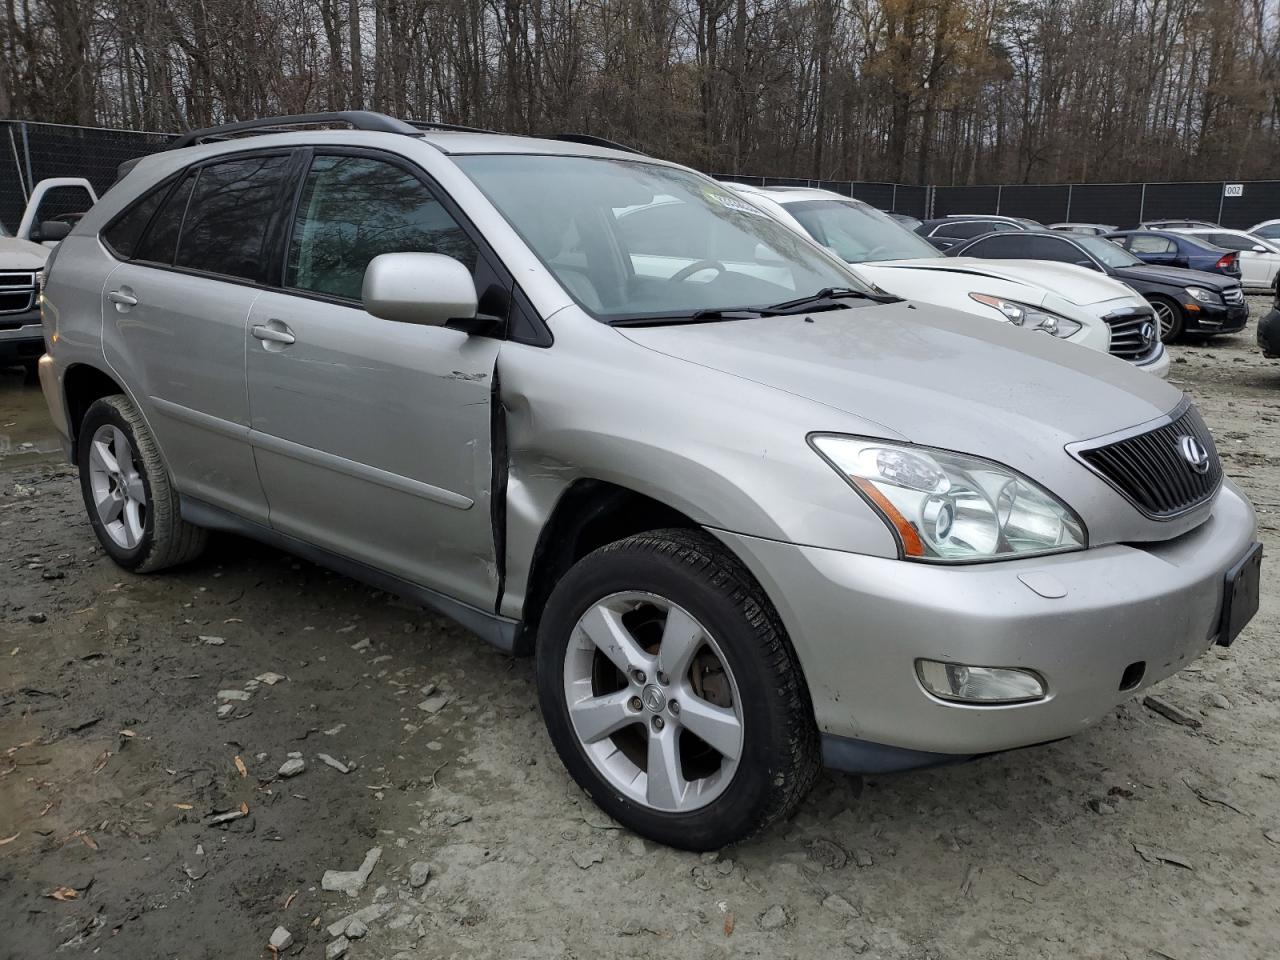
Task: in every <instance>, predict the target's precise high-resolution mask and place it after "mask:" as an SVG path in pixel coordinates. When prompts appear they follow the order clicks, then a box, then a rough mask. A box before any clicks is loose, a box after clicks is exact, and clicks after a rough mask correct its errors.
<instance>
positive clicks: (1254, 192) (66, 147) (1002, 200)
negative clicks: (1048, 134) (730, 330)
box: [0, 120, 1280, 230]
mask: <svg viewBox="0 0 1280 960" xmlns="http://www.w3.org/2000/svg"><path fill="white" fill-rule="evenodd" d="M176 136H177V135H176V134H170V133H146V132H142V131H138V130H113V129H107V128H103V127H74V126H66V125H63V124H56V123H29V122H26V121H20V120H3V121H0V223H3V224H4V225H5V226H6V227H8V228H9V229H10V230H13V229H14V228H15V227H17V225H18V221H19V220H20V219H21V217H22V211H23V210H24V209H25V207H26V203H27V197H28V196H29V195H30V192H31V188H32V187H33V186H34V185H35V184H36V183H38V182H39V181H41V180H44V179H47V178H49V177H84V178H86V179H87V180H89V182H90V183H92V184H93V186H94V189H95V190H97V191H98V193H99V194H101V193H102V192H103V191H105V190H106V189H107V188H108V187H110V186H111V184H112V183H114V182H115V179H116V170H117V168H118V167H119V166H120V164H121V163H123V162H124V161H126V160H131V159H133V158H134V157H139V156H142V155H144V154H148V153H155V152H156V151H158V150H163V149H165V147H166V146H168V145H169V143H171V142H172V141H173V140H174V138H175V137H176ZM720 179H724V180H732V181H736V182H738V183H748V184H753V185H755V186H762V187H764V186H787V187H817V188H820V189H823V190H831V191H834V192H835V193H839V194H842V195H843V196H846V197H855V198H856V199H858V200H864V201H866V202H867V203H869V204H871V205H872V206H875V207H879V208H880V209H882V210H890V211H893V212H894V213H905V214H909V215H911V216H913V217H919V218H921V219H927V218H929V217H943V216H946V215H947V214H952V213H997V214H1002V215H1004V216H1012V217H1029V218H1030V219H1032V220H1038V221H1039V222H1041V223H1046V224H1047V223H1057V222H1059V221H1081V222H1086V223H1106V224H1114V225H1116V226H1119V227H1131V226H1136V225H1137V224H1138V223H1140V222H1142V221H1144V220H1154V219H1159V218H1162V217H1185V218H1191V219H1196V220H1209V221H1213V222H1215V223H1220V224H1222V226H1224V227H1235V228H1247V227H1250V226H1253V224H1255V223H1258V222H1259V221H1262V220H1268V219H1272V218H1280V180H1253V181H1246V182H1244V183H1233V184H1232V183H1226V182H1223V181H1216V180H1215V181H1203V182H1197V183H1084V184H1005V185H993V186H959V187H946V186H914V185H909V184H901V183H879V182H865V181H851V180H810V179H804V178H799V177H749V176H724V177H721V178H720ZM51 204H52V205H53V206H55V207H56V201H55V200H53V199H52V198H51ZM70 212H74V211H71V210H60V209H46V210H43V211H41V214H42V219H44V218H47V217H51V216H57V215H58V214H60V213H70Z"/></svg>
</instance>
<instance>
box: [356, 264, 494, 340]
mask: <svg viewBox="0 0 1280 960" xmlns="http://www.w3.org/2000/svg"><path fill="white" fill-rule="evenodd" d="M360 296H361V299H363V300H364V308H365V310H367V311H368V312H369V313H371V314H373V315H374V316H375V317H381V318H382V319H383V320H394V321H395V322H396V323H417V324H421V325H423V326H428V327H442V326H444V325H445V324H446V323H448V322H449V321H450V320H474V319H475V316H476V310H477V309H478V305H477V302H476V285H475V282H474V281H473V280H472V279H471V271H470V270H468V269H467V268H466V267H464V266H463V265H462V264H461V263H459V262H458V261H457V260H455V259H453V257H446V256H445V255H444V254H441V253H384V254H380V255H379V256H376V257H374V258H373V259H372V260H370V261H369V266H368V267H366V268H365V271H364V286H363V287H362V289H361V294H360Z"/></svg>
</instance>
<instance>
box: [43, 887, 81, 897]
mask: <svg viewBox="0 0 1280 960" xmlns="http://www.w3.org/2000/svg"><path fill="white" fill-rule="evenodd" d="M45 896H46V897H49V898H50V899H52V900H74V899H76V897H78V896H80V894H78V893H76V892H75V890H74V889H73V888H71V887H55V888H54V889H52V890H50V891H49V892H48V893H46V894H45Z"/></svg>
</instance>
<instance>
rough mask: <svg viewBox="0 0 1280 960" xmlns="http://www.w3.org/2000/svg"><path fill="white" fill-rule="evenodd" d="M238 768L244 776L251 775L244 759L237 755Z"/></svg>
mask: <svg viewBox="0 0 1280 960" xmlns="http://www.w3.org/2000/svg"><path fill="white" fill-rule="evenodd" d="M236 769H237V770H239V771H240V776H242V777H247V776H248V775H249V771H248V770H247V769H245V765H244V761H243V760H241V759H240V758H239V757H236Z"/></svg>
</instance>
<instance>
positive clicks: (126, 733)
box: [120, 730, 137, 737]
mask: <svg viewBox="0 0 1280 960" xmlns="http://www.w3.org/2000/svg"><path fill="white" fill-rule="evenodd" d="M120 736H122V737H136V736H137V734H136V733H134V732H133V731H132V730H121V731H120Z"/></svg>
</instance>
